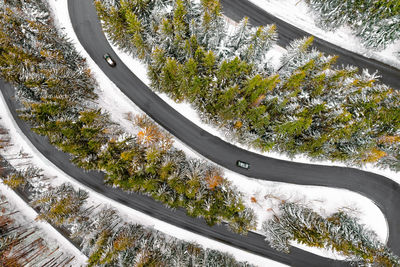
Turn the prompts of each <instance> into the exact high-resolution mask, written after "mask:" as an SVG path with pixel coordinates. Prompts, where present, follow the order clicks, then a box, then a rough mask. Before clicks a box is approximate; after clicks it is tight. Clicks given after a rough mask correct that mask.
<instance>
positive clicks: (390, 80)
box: [220, 0, 400, 89]
mask: <svg viewBox="0 0 400 267" xmlns="http://www.w3.org/2000/svg"><path fill="white" fill-rule="evenodd" d="M265 1H267V0H265ZM220 2H221V4H222V9H223V12H224V14H225V15H226V16H228V17H229V18H231V19H233V20H235V21H240V20H241V19H242V18H243V17H248V18H249V20H250V22H251V24H252V25H254V26H260V25H267V24H275V25H276V28H277V31H278V35H279V39H278V42H277V44H278V45H280V46H282V47H285V46H287V45H288V44H289V43H290V42H291V41H292V40H294V39H298V38H303V37H305V36H310V35H311V34H309V33H307V32H305V31H303V30H302V29H299V28H297V27H296V26H293V25H292V24H289V23H287V22H285V21H283V20H281V19H279V18H277V17H275V16H273V15H271V14H269V13H267V12H266V11H265V10H263V9H261V8H260V7H258V6H256V5H255V4H253V3H251V2H250V1H248V0H220ZM313 46H314V47H315V48H317V49H318V50H319V51H321V52H325V53H327V54H329V55H338V56H339V59H338V60H337V62H336V63H337V65H345V66H346V65H353V66H357V67H359V68H360V69H368V71H369V73H374V72H376V71H378V73H379V75H381V79H380V80H381V81H382V82H383V83H385V84H387V85H389V86H391V87H392V88H395V89H400V70H399V69H396V68H394V67H392V66H389V65H387V64H385V63H382V62H379V61H377V60H374V59H370V58H367V57H364V56H362V55H359V54H356V53H353V52H351V51H348V50H346V49H343V48H341V47H339V46H336V45H334V44H331V43H329V42H327V41H325V40H323V39H321V38H318V37H314V43H313Z"/></svg>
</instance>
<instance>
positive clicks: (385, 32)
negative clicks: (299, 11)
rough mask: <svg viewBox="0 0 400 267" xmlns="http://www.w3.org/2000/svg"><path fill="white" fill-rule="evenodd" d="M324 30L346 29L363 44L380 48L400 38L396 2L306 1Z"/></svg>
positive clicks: (375, 0)
mask: <svg viewBox="0 0 400 267" xmlns="http://www.w3.org/2000/svg"><path fill="white" fill-rule="evenodd" d="M306 2H307V3H308V4H309V6H310V8H311V9H313V10H315V11H316V12H317V13H318V16H319V19H320V21H319V23H318V24H319V25H323V26H324V27H326V28H328V29H333V30H334V29H337V28H338V27H340V26H342V25H346V26H349V27H350V28H352V30H353V32H354V33H355V34H356V35H358V36H360V37H361V39H362V41H363V43H364V45H366V46H368V47H373V48H378V49H381V48H384V47H386V45H388V44H390V43H392V42H394V41H395V40H399V39H400V6H399V4H398V1H397V0H374V1H366V0H363V1H353V0H345V1H340V0H328V1H325V0H323V1H321V0H306Z"/></svg>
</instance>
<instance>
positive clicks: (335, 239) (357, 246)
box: [262, 202, 400, 266]
mask: <svg viewBox="0 0 400 267" xmlns="http://www.w3.org/2000/svg"><path fill="white" fill-rule="evenodd" d="M262 228H263V231H264V233H265V235H266V240H267V241H268V242H269V244H270V245H271V247H273V248H275V249H277V250H280V251H284V252H287V253H288V252H289V249H290V244H289V242H290V241H296V242H299V243H302V244H305V245H307V246H311V247H319V248H327V249H332V250H335V251H336V252H338V253H340V254H341V255H343V256H345V257H346V258H347V259H348V260H350V261H353V262H356V263H359V264H362V263H363V264H379V266H398V265H399V264H400V258H399V257H397V256H396V255H394V254H393V253H392V252H391V251H390V250H389V249H388V248H387V247H386V246H385V245H384V244H382V243H381V242H380V241H379V240H378V238H377V236H376V234H375V233H374V232H372V231H370V230H368V229H367V228H366V227H365V226H364V225H361V224H360V223H359V222H358V220H357V219H356V218H354V217H352V216H350V215H348V214H346V213H344V212H342V211H340V212H337V213H334V214H332V215H331V216H329V217H327V218H325V217H323V216H321V215H320V214H318V213H316V212H315V211H313V210H311V209H310V208H307V207H305V206H303V205H301V204H296V203H291V202H283V203H281V204H280V206H279V211H278V212H277V213H276V214H275V215H274V217H273V218H272V219H270V220H267V221H265V222H264V223H263V226H262Z"/></svg>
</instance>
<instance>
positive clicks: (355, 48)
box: [249, 0, 400, 69]
mask: <svg viewBox="0 0 400 267" xmlns="http://www.w3.org/2000/svg"><path fill="white" fill-rule="evenodd" d="M249 1H250V2H252V3H254V4H255V5H257V6H259V7H260V8H262V9H264V10H265V11H267V12H268V13H270V14H272V15H274V16H276V17H278V18H280V19H282V20H284V21H286V22H288V23H290V24H292V25H294V26H296V27H297V28H300V29H302V30H304V31H306V32H308V33H310V35H314V36H317V37H319V38H321V39H323V40H326V41H328V42H330V43H332V44H335V45H337V46H340V47H342V48H344V49H347V50H350V51H352V52H354V53H358V54H361V55H363V56H365V57H368V58H373V59H375V60H378V61H381V62H384V63H386V64H388V65H391V66H393V67H395V68H398V69H400V58H398V57H396V56H395V53H396V52H399V51H400V40H397V41H396V42H394V43H393V44H390V45H388V46H387V48H386V49H384V50H382V51H374V50H372V49H368V48H365V47H364V46H363V45H362V44H361V42H360V39H359V38H357V37H356V36H354V34H352V32H351V29H349V28H348V27H345V26H342V27H340V28H338V29H337V30H336V31H334V32H333V31H331V32H328V31H325V30H323V29H321V28H319V27H318V26H317V24H316V21H317V20H316V17H317V16H316V14H314V13H313V12H312V11H311V10H310V9H309V8H308V6H307V4H306V3H305V2H304V0H285V1H282V0H249ZM278 34H279V28H278Z"/></svg>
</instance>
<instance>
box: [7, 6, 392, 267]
mask: <svg viewBox="0 0 400 267" xmlns="http://www.w3.org/2000/svg"><path fill="white" fill-rule="evenodd" d="M68 4H69V14H70V18H71V21H72V24H73V26H74V30H75V32H76V34H77V36H78V38H79V40H80V42H81V44H82V45H83V47H84V48H85V49H86V50H87V52H88V53H89V55H90V56H91V57H92V59H93V60H94V61H95V62H96V63H97V64H98V65H99V67H100V68H101V69H102V70H103V71H104V72H105V73H106V75H107V76H108V77H109V78H110V79H111V80H112V81H113V82H114V83H115V84H116V85H117V86H118V87H119V89H120V90H121V91H122V92H123V93H125V94H126V95H127V96H128V97H129V98H130V99H131V100H132V101H133V102H134V103H135V104H136V105H137V106H138V107H139V108H141V109H142V110H143V111H144V112H146V113H147V114H148V115H149V116H151V117H152V118H153V119H154V120H155V121H157V122H158V123H159V124H160V125H162V126H163V127H164V128H165V129H166V130H168V131H169V132H170V133H171V134H173V135H174V136H176V137H177V138H178V139H180V140H181V141H182V142H184V143H185V144H187V145H188V146H190V147H191V148H192V149H194V150H196V151H197V152H198V153H200V154H202V155H203V156H205V157H207V158H209V159H210V160H212V161H214V162H216V163H217V164H219V165H221V166H223V167H226V168H228V169H230V170H233V171H235V172H238V173H241V174H244V175H246V176H249V177H254V178H258V179H263V180H269V181H279V182H288V183H294V184H303V185H319V186H329V187H337V188H344V189H348V190H351V191H354V192H358V193H360V194H362V195H364V196H366V197H368V198H370V199H371V200H373V201H374V202H375V203H376V204H377V205H378V207H379V208H380V209H381V210H382V212H383V213H384V214H385V216H386V218H387V220H388V226H389V233H390V236H389V240H388V246H389V247H390V248H391V249H392V250H393V251H394V252H395V253H396V254H400V253H399V252H400V229H399V227H398V224H397V222H398V221H400V214H399V213H398V212H397V207H396V206H397V204H398V203H400V186H399V185H398V184H397V183H395V182H393V181H392V180H390V179H387V178H385V177H383V176H379V175H377V174H373V173H368V172H363V171H360V170H357V169H352V168H341V167H330V166H320V165H308V164H300V163H293V162H287V161H282V160H277V159H273V158H267V157H264V156H261V155H258V154H255V153H251V152H248V151H246V150H243V149H240V148H238V147H235V146H233V145H231V144H229V143H227V142H225V141H223V140H221V139H220V138H218V137H215V136H213V135H211V134H209V133H207V132H205V131H204V130H202V129H201V128H199V127H198V126H196V125H195V124H193V123H192V122H190V121H189V120H187V119H186V118H185V117H183V116H182V115H181V114H179V113H178V112H176V111H175V110H174V109H173V108H171V107H170V106H169V105H168V104H166V103H165V102H164V101H163V100H162V99H160V98H159V97H158V96H157V95H156V94H154V93H153V92H152V91H151V90H150V89H149V88H148V87H147V86H146V85H145V84H143V83H142V82H141V81H140V80H139V79H138V78H137V77H136V76H135V75H134V74H133V73H132V72H131V71H130V70H129V69H128V68H127V67H126V66H125V65H124V64H123V63H122V62H121V60H120V59H119V58H118V56H117V55H116V54H115V53H114V52H113V50H112V48H111V47H110V45H109V44H108V42H107V40H106V38H105V36H104V34H103V33H102V30H101V27H100V24H99V21H98V19H97V15H96V12H95V9H94V6H93V4H92V1H91V0H68ZM106 52H107V53H109V54H110V55H111V56H112V57H113V58H114V59H115V60H116V62H117V66H116V67H115V68H110V67H109V66H108V65H107V63H106V62H105V61H104V59H103V58H102V55H103V54H104V53H106ZM0 89H1V91H2V93H3V95H4V97H5V99H6V103H7V105H8V107H9V109H10V111H11V112H12V115H13V118H14V119H15V121H16V123H17V124H18V126H19V127H20V128H21V130H22V131H23V133H24V134H25V135H26V136H27V137H28V139H29V140H30V141H31V142H32V144H33V145H34V146H35V147H36V148H37V149H38V150H39V151H40V152H41V153H42V154H43V155H45V156H46V157H47V158H48V160H50V161H51V162H52V163H53V164H55V165H56V166H57V167H59V168H60V169H62V170H63V171H64V172H65V173H67V174H68V175H70V176H71V177H74V178H75V179H76V180H78V181H79V182H81V183H82V184H84V185H86V186H88V187H90V188H92V189H93V190H95V191H97V192H99V193H101V194H103V195H105V196H107V197H109V198H111V199H114V200H116V201H119V202H120V203H122V204H125V205H127V206H129V207H131V208H134V209H136V210H139V211H141V212H143V213H146V214H148V215H151V216H153V217H156V218H158V219H160V220H163V221H165V222H168V223H171V224H173V225H176V226H178V227H181V228H184V229H186V230H189V231H192V232H194V233H198V234H201V235H203V236H206V237H209V238H211V239H214V240H217V241H220V242H223V243H226V244H229V245H232V246H234V247H237V248H240V249H243V250H246V251H249V252H252V253H255V254H258V255H261V256H264V257H268V258H270V259H272V260H275V261H278V262H281V263H284V264H288V265H290V266H347V265H348V264H347V263H345V262H340V261H334V260H331V259H327V258H323V257H320V256H317V255H314V254H311V253H308V252H306V251H303V250H301V249H298V248H294V247H293V248H292V249H291V253H290V254H284V253H280V252H277V251H275V250H273V249H271V248H270V247H269V246H268V244H267V243H266V242H265V241H264V240H263V237H262V236H261V235H258V234H255V233H249V234H248V235H247V236H240V235H237V234H233V233H231V232H229V231H228V230H227V229H226V227H225V226H223V225H222V226H213V227H209V226H208V225H207V224H206V223H205V222H204V221H203V220H201V219H196V218H192V217H189V216H187V215H186V214H185V212H184V210H182V209H178V210H176V211H172V210H170V209H168V208H166V207H164V206H163V205H162V204H161V203H159V202H156V201H154V200H153V199H152V198H149V197H146V196H143V195H140V194H135V193H126V192H124V191H122V190H119V189H116V188H111V187H108V186H105V185H104V184H103V177H104V175H103V174H102V173H99V172H87V171H84V170H82V169H79V168H77V167H76V166H74V165H73V164H72V163H71V162H70V160H69V156H68V155H66V154H65V153H62V152H60V151H59V150H57V149H55V148H54V147H53V146H51V145H50V144H49V143H48V141H47V139H46V138H44V137H42V136H38V135H36V134H35V133H33V132H32V131H31V130H30V127H29V126H28V125H27V124H26V123H25V122H23V121H21V120H20V119H19V118H18V116H17V113H16V109H17V108H18V104H17V103H16V102H15V99H14V97H13V95H14V89H13V88H12V87H11V86H10V85H9V84H7V83H4V82H3V81H0ZM237 159H241V160H244V161H246V162H249V163H250V164H251V169H250V170H244V169H241V168H238V167H236V165H235V162H236V160H237Z"/></svg>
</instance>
